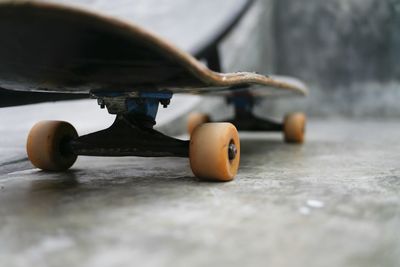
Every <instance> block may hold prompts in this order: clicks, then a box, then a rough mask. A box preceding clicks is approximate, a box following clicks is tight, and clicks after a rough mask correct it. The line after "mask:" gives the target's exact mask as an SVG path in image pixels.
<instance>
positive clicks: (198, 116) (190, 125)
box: [187, 113, 210, 134]
mask: <svg viewBox="0 0 400 267" xmlns="http://www.w3.org/2000/svg"><path fill="white" fill-rule="evenodd" d="M207 122H210V116H208V115H207V114H205V113H190V114H189V116H188V119H187V131H188V133H189V134H192V132H193V131H194V129H196V128H197V127H198V126H200V125H202V124H204V123H207Z"/></svg>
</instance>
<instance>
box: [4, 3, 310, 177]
mask: <svg viewBox="0 0 400 267" xmlns="http://www.w3.org/2000/svg"><path fill="white" fill-rule="evenodd" d="M237 1H238V0H237ZM53 2H54V1H53ZM217 2H218V1H217ZM240 2H241V3H242V4H243V6H242V8H241V9H240V10H239V11H240V12H239V11H237V12H238V13H235V19H238V17H240V16H241V14H242V12H244V10H245V9H246V8H247V7H248V5H249V3H250V2H249V1H240ZM65 3H67V2H65ZM68 3H70V2H68ZM95 3H103V2H102V1H96V2H95ZM103 4H104V3H103ZM113 4H115V5H117V3H114V2H113ZM111 13H112V12H111ZM183 23H184V22H183ZM235 23H236V21H230V23H227V24H222V25H219V27H217V26H215V25H217V24H215V25H214V26H215V29H214V30H215V31H216V32H218V33H220V34H219V35H218V36H217V38H216V37H215V34H214V35H213V34H211V35H207V37H209V36H213V38H211V41H210V40H209V42H205V41H204V40H203V42H205V43H207V45H203V46H202V49H198V50H197V52H196V51H192V52H193V53H192V54H194V55H195V56H197V57H198V58H202V59H205V60H206V61H207V62H209V63H210V62H214V63H213V64H214V66H216V65H215V62H216V60H217V59H218V55H215V52H216V47H214V46H216V45H217V44H218V43H219V41H220V38H222V37H221V36H223V35H224V34H226V31H228V30H229V29H228V28H230V27H233V26H232V25H234V24H235ZM209 27H210V29H211V28H212V27H211V25H210V26H209ZM221 27H222V28H223V30H222V29H221ZM192 30H193V29H192ZM207 32H209V33H210V32H211V33H212V32H213V31H211V30H209V31H207ZM214 33H215V32H214ZM0 34H1V35H2V36H7V38H4V39H3V40H2V42H1V43H0V61H1V62H2V64H1V65H0V86H1V87H3V88H6V89H9V90H16V91H27V92H47V93H49V92H58V93H60V92H61V93H68V94H90V95H91V97H93V98H96V99H97V101H98V104H99V105H100V107H101V108H107V110H108V112H109V113H110V114H115V115H116V119H115V122H114V124H113V125H112V126H111V127H109V128H108V129H105V130H102V131H99V132H95V133H91V134H88V135H84V136H78V135H77V132H76V130H75V129H74V127H73V126H72V125H70V124H69V123H67V122H62V121H42V122H39V123H37V124H36V125H35V126H34V127H33V128H32V130H31V132H30V133H29V136H28V141H27V153H28V157H29V159H30V161H31V162H32V163H33V165H35V166H36V167H38V168H40V169H43V170H48V171H63V170H66V169H68V168H70V167H71V166H72V165H73V164H74V162H75V161H76V159H77V156H78V155H88V156H142V157H189V160H190V165H191V169H192V171H193V173H194V174H195V175H196V176H197V177H199V178H201V179H207V180H216V181H229V180H231V179H233V178H234V176H235V175H236V172H237V170H238V166H239V161H240V142H239V136H238V133H237V130H236V128H235V126H234V125H233V124H231V123H226V122H221V123H205V124H202V125H200V123H197V122H198V121H200V122H201V123H202V122H204V120H203V121H202V120H198V119H197V120H194V119H191V125H192V126H193V127H191V137H190V141H184V140H179V139H175V138H172V137H169V136H165V135H163V134H161V133H159V132H157V131H156V130H154V129H153V126H154V125H155V123H156V115H157V111H158V107H159V105H162V106H163V107H164V108H166V107H168V105H169V104H170V100H171V98H172V96H173V94H175V93H185V94H201V95H220V96H225V97H228V99H230V101H231V103H232V104H234V106H235V108H236V110H237V111H238V112H237V114H236V115H237V116H236V118H235V119H233V120H232V122H233V123H236V125H237V126H238V127H239V129H244V130H257V129H254V127H258V128H260V129H262V130H277V131H278V130H279V131H284V133H285V137H286V140H287V141H291V142H302V141H303V133H304V123H305V118H304V116H303V115H301V114H294V115H290V116H288V117H287V119H286V120H285V123H284V124H276V123H272V122H270V121H262V120H260V119H256V118H255V117H254V116H252V115H251V108H252V106H253V104H254V101H253V100H254V99H257V98H261V97H267V96H269V95H277V94H291V95H292V94H293V95H295V94H297V95H305V94H306V93H307V89H306V88H305V86H304V85H303V84H302V83H300V82H299V81H297V80H294V79H288V78H282V77H272V76H263V75H259V74H255V73H249V72H237V73H227V74H223V73H220V72H215V71H212V70H211V69H209V68H208V67H207V66H206V65H205V64H203V63H201V62H200V61H198V60H197V59H196V58H195V57H193V56H192V55H190V54H189V53H188V52H187V51H188V50H190V49H189V46H188V47H187V49H181V48H178V47H177V46H175V45H173V44H172V43H170V42H169V41H166V40H164V39H163V38H161V37H159V36H158V35H156V34H154V33H152V32H150V31H148V30H146V29H144V28H143V27H140V26H138V25H136V24H134V23H133V22H132V21H131V20H129V19H126V17H125V16H123V15H121V16H115V15H112V14H111V15H110V14H107V12H101V11H99V10H96V9H93V8H89V5H88V6H82V5H72V4H60V3H50V2H44V1H3V2H0ZM196 47H197V46H196ZM210 49H211V50H214V49H215V51H211V50H210ZM207 51H211V52H208V53H206V52H207ZM216 57H217V58H216ZM250 115H251V117H246V116H250ZM198 117H199V116H198ZM192 118H193V117H192ZM244 119H245V120H244ZM195 121H197V122H196V123H194V122H195Z"/></svg>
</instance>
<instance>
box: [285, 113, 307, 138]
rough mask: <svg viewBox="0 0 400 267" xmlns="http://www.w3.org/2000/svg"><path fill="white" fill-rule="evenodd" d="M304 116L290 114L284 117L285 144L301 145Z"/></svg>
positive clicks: (304, 124) (301, 114)
mask: <svg viewBox="0 0 400 267" xmlns="http://www.w3.org/2000/svg"><path fill="white" fill-rule="evenodd" d="M305 126H306V116H305V115H304V114H303V113H292V114H288V115H286V116H285V120H284V123H283V134H284V138H285V142H287V143H297V144H300V143H303V142H304V135H305Z"/></svg>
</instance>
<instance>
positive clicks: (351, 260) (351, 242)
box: [0, 101, 400, 267]
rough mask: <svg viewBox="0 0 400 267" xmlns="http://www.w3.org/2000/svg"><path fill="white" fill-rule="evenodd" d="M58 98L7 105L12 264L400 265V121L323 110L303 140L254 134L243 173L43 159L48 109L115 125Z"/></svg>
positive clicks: (8, 252) (0, 214) (4, 150)
mask: <svg viewBox="0 0 400 267" xmlns="http://www.w3.org/2000/svg"><path fill="white" fill-rule="evenodd" d="M183 102H185V101H183ZM51 105H52V104H41V105H33V106H27V107H20V108H12V109H3V110H0V114H1V115H0V118H1V121H2V123H1V127H2V128H1V130H0V132H1V134H2V139H0V140H1V141H0V142H1V143H0V146H1V158H0V159H1V162H2V163H1V164H0V266H6V267H12V266H399V262H400V234H399V226H400V194H399V192H400V165H399V163H400V142H399V139H398V138H399V134H400V124H399V123H398V121H351V120H343V119H335V120H328V121H327V120H311V121H310V122H309V126H308V129H307V142H306V144H305V145H302V146H301V145H300V146H299V145H287V144H284V143H283V142H282V140H281V139H282V138H281V136H280V135H278V134H264V133H258V134H251V133H241V140H242V161H241V168H240V172H239V174H238V176H237V178H236V180H235V181H233V182H229V183H210V182H201V181H199V180H198V179H196V178H194V177H193V175H192V173H191V171H190V167H189V164H188V160H187V159H175V158H160V159H147V158H137V157H129V158H91V157H80V158H79V159H78V161H77V163H76V164H75V165H74V167H73V168H72V169H71V171H69V172H66V173H59V174H56V173H45V172H41V171H38V170H37V169H33V168H32V167H31V166H30V164H29V163H28V162H27V161H26V158H25V156H24V152H23V150H24V149H23V146H24V142H25V141H24V138H25V134H26V133H25V131H26V128H29V127H30V126H31V125H30V124H31V120H33V119H39V118H37V117H39V115H41V116H43V114H44V113H45V112H46V111H49V110H53V112H55V113H53V114H50V115H51V116H53V117H57V118H58V117H63V118H64V117H67V119H68V118H72V119H75V120H76V121H75V122H74V124H76V125H77V126H78V127H77V128H78V131H80V132H81V133H82V132H85V131H88V130H92V129H94V128H98V127H99V125H100V128H101V125H104V124H105V123H104V122H103V120H105V119H104V118H103V117H96V119H95V120H93V118H92V119H90V118H89V115H90V114H91V111H90V110H91V109H90V108H88V109H87V110H86V111H87V112H85V113H80V114H81V115H79V116H78V117H77V116H76V113H77V112H78V110H79V108H82V107H85V109H86V107H87V106H88V104H87V103H86V102H77V103H75V104H72V106H71V104H69V103H68V104H65V103H62V104H60V105H61V106H62V105H64V106H63V107H64V108H66V107H68V114H62V115H63V116H61V115H58V114H56V113H57V110H62V108H59V109H54V106H51ZM54 105H55V104H54ZM74 105H77V106H74ZM93 110H97V107H95V105H94V109H93ZM60 112H61V111H60ZM61 113H62V112H61ZM103 113H104V114H103ZM103 113H101V112H98V111H97V114H102V115H104V117H106V116H108V115H107V114H106V112H103ZM93 114H94V113H93ZM50 115H49V116H50ZM99 116H101V115H99ZM165 116H167V117H168V115H165ZM42 119H43V117H42ZM108 120H109V121H107V123H106V124H109V123H111V119H110V118H109V117H108ZM85 122H90V123H89V124H87V123H85ZM165 122H166V123H168V119H165ZM32 123H33V122H32Z"/></svg>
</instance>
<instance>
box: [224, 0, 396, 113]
mask: <svg viewBox="0 0 400 267" xmlns="http://www.w3.org/2000/svg"><path fill="white" fill-rule="evenodd" d="M222 52H223V55H224V65H225V67H226V69H227V70H230V71H234V70H252V71H258V72H263V73H270V72H273V73H278V74H287V75H292V76H295V77H298V78H301V79H303V80H304V81H305V82H306V83H307V84H308V85H309V86H310V89H311V94H310V97H308V98H307V99H306V100H298V99H280V100H278V101H275V100H273V101H271V100H268V101H265V102H264V104H263V105H262V107H260V110H259V112H265V111H266V110H269V111H270V112H272V114H276V115H281V114H282V113H284V112H285V111H292V110H297V109H300V110H306V111H307V112H308V113H309V114H310V115H312V116H351V117H378V116H379V117H380V116H385V117H398V116H400V104H399V102H400V63H399V61H400V0H329V1H322V0H275V1H274V0H260V1H259V2H257V3H256V5H255V6H254V7H253V8H252V10H251V11H250V12H249V14H248V16H247V17H246V18H245V19H244V20H243V22H242V23H241V25H240V27H239V28H238V29H237V30H236V32H235V33H234V34H233V35H232V36H231V37H230V38H229V39H228V40H227V41H226V43H225V44H224V45H223V46H222Z"/></svg>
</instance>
